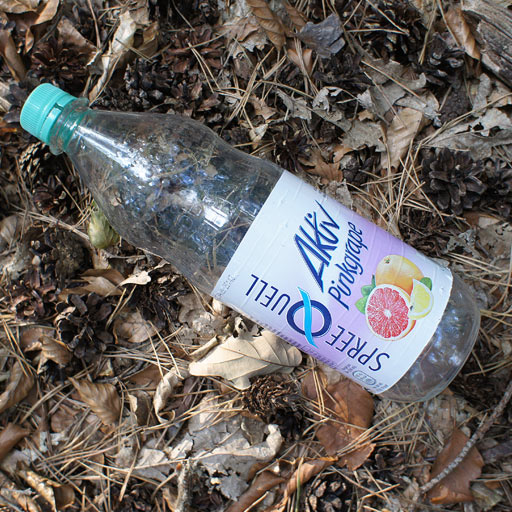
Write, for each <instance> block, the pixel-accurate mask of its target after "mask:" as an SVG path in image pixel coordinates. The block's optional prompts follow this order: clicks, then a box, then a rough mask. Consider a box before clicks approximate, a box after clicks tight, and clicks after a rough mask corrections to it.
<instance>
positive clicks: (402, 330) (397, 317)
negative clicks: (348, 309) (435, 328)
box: [366, 284, 416, 341]
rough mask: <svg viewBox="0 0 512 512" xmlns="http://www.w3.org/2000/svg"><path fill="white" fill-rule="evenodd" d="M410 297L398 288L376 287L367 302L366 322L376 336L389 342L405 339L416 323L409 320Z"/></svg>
mask: <svg viewBox="0 0 512 512" xmlns="http://www.w3.org/2000/svg"><path fill="white" fill-rule="evenodd" d="M410 305H411V304H410V297H409V295H407V293H405V292H404V290H402V289H401V288H399V287H398V286H393V285H391V284H382V285H380V286H377V287H375V288H374V289H373V290H372V292H371V293H370V295H369V296H368V301H367V302H366V322H367V323H368V327H369V328H370V330H371V331H372V333H373V334H375V336H378V337H379V338H382V339H384V340H388V341H394V340H399V339H400V338H403V337H404V336H405V335H406V334H408V333H409V332H410V330H411V329H412V328H413V327H414V324H415V323H416V321H415V320H413V319H411V318H409V309H410Z"/></svg>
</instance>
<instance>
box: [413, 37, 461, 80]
mask: <svg viewBox="0 0 512 512" xmlns="http://www.w3.org/2000/svg"><path fill="white" fill-rule="evenodd" d="M419 71H423V72H424V73H425V75H426V77H427V81H429V82H430V83H432V84H434V85H437V86H441V87H444V88H446V86H449V85H453V84H457V85H458V86H460V84H462V82H463V75H464V50H463V49H462V48H459V47H458V46H457V44H456V43H455V41H453V38H452V36H451V35H450V34H449V33H448V32H446V33H444V34H434V36H433V37H432V39H431V40H430V41H429V44H428V45H427V54H426V57H425V62H424V64H423V66H421V67H420V68H419Z"/></svg>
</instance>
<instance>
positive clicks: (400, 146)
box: [381, 108, 423, 169]
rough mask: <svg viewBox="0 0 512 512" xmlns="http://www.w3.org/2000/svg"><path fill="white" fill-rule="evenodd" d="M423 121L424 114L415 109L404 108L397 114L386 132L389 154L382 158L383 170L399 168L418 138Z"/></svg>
mask: <svg viewBox="0 0 512 512" xmlns="http://www.w3.org/2000/svg"><path fill="white" fill-rule="evenodd" d="M422 120H423V114H422V113H421V112H420V111H419V110H415V109H413V108H403V109H402V110H400V111H399V112H398V113H397V115H396V116H395V117H394V119H393V121H392V122H391V125H390V126H389V127H388V128H387V131H386V139H387V143H386V146H387V152H386V153H384V154H383V155H382V157H381V165H382V167H383V169H390V168H391V167H393V168H395V169H397V168H398V166H399V165H400V162H401V160H402V159H403V157H404V156H405V155H406V154H407V151H408V150H409V147H410V145H411V142H412V141H413V140H414V137H416V134H417V133H418V130H419V129H420V126H421V122H422Z"/></svg>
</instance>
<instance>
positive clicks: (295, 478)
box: [265, 458, 336, 512]
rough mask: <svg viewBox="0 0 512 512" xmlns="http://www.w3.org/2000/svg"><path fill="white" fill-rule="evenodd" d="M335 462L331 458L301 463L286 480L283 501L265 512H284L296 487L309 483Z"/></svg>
mask: <svg viewBox="0 0 512 512" xmlns="http://www.w3.org/2000/svg"><path fill="white" fill-rule="evenodd" d="M335 461H336V459H332V458H321V459H315V460H310V461H307V462H303V463H302V464H301V465H300V466H299V467H298V468H297V469H296V470H295V471H294V472H293V474H292V476H291V477H290V479H289V480H288V484H287V485H286V489H285V491H284V495H283V499H282V500H281V501H280V502H279V503H278V504H277V505H275V506H274V507H271V508H270V509H268V511H265V512H284V510H285V509H286V505H287V503H288V500H289V499H290V496H292V495H293V494H294V493H295V491H296V490H297V487H298V486H299V485H300V486H301V488H302V486H303V485H304V484H305V483H306V482H309V480H311V479H312V478H313V477H314V476H316V475H318V474H319V473H321V472H322V471H323V470H324V469H325V468H326V467H328V466H330V465H331V464H333V463H334V462H335Z"/></svg>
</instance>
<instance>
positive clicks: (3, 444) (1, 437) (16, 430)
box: [0, 423, 30, 461]
mask: <svg viewBox="0 0 512 512" xmlns="http://www.w3.org/2000/svg"><path fill="white" fill-rule="evenodd" d="M29 433H30V432H29V431H28V430H27V429H25V428H22V427H20V426H19V425H16V424H15V423H8V424H7V426H6V427H5V428H4V429H3V430H2V432H0V461H1V460H2V459H3V458H4V457H5V456H6V455H7V454H8V453H9V452H10V451H11V450H12V449H13V448H14V447H15V446H16V445H17V444H18V443H19V442H20V441H21V440H22V439H23V438H24V437H25V436H27V435H28V434H29Z"/></svg>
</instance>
